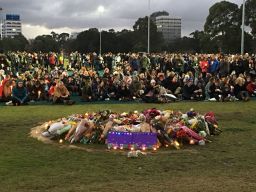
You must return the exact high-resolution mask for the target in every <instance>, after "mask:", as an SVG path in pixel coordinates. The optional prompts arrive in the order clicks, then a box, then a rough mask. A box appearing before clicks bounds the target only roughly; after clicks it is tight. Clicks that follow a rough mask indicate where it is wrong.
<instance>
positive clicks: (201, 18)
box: [0, 0, 243, 39]
mask: <svg viewBox="0 0 256 192" xmlns="http://www.w3.org/2000/svg"><path fill="white" fill-rule="evenodd" d="M220 1H221V0H193V1H192V0H151V9H150V13H153V12H155V11H163V10H165V11H167V12H169V13H170V16H173V17H181V18H182V36H185V35H189V34H190V33H191V32H193V31H195V30H202V29H203V25H204V23H205V20H206V17H207V15H208V13H209V8H210V7H211V6H212V5H213V4H215V3H216V2H220ZM230 2H233V3H236V4H238V5H239V6H240V5H241V4H242V2H243V0H230ZM100 5H102V6H104V8H105V11H104V13H102V15H101V16H100V13H98V12H97V9H98V7H99V6H100ZM0 7H1V8H3V10H2V11H1V16H4V15H5V14H6V13H10V14H20V16H21V20H22V31H23V34H24V35H25V37H26V38H29V39H30V38H35V37H36V36H37V35H42V34H50V32H51V31H55V32H56V33H62V32H67V33H71V32H80V31H83V30H86V29H89V28H94V27H96V28H99V27H102V28H103V29H105V30H108V29H111V28H113V29H115V30H117V31H118V30H122V29H132V26H133V25H134V23H135V21H136V20H137V19H138V18H139V17H144V16H146V15H148V13H149V10H148V0H140V1H138V0H86V1H84V0H54V1H52V0H44V1H41V0H34V1H31V0H1V1H0Z"/></svg>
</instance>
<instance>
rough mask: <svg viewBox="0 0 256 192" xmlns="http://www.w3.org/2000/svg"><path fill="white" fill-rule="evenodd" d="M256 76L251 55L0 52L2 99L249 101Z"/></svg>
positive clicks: (15, 102)
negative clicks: (76, 97) (100, 54)
mask: <svg viewBox="0 0 256 192" xmlns="http://www.w3.org/2000/svg"><path fill="white" fill-rule="evenodd" d="M255 77H256V55H249V54H245V55H224V54H181V53H180V54H178V53H158V54H157V53H152V54H146V53H126V54H124V53H118V54H113V53H106V54H103V55H102V56H99V55H97V54H96V53H88V54H81V53H78V52H73V53H70V54H63V53H53V52H51V53H28V52H8V53H5V54H4V53H1V54H0V82H1V84H0V101H1V102H6V104H7V105H25V104H28V103H29V102H36V101H42V100H45V101H48V102H52V103H65V104H74V101H73V100H72V96H75V95H76V96H79V97H80V99H81V101H84V102H91V101H99V100H101V101H104V100H119V101H130V100H141V101H144V102H154V103H165V102H170V101H176V100H195V101H200V100H207V101H237V100H243V101H248V100H249V99H250V98H251V97H254V96H255V95H256V78H255Z"/></svg>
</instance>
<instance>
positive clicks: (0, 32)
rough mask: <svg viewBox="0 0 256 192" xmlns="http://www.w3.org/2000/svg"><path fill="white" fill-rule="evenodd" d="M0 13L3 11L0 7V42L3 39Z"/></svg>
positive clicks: (0, 14) (0, 15)
mask: <svg viewBox="0 0 256 192" xmlns="http://www.w3.org/2000/svg"><path fill="white" fill-rule="evenodd" d="M2 11H3V8H2V7H0V27H1V28H0V40H2V38H3V17H2Z"/></svg>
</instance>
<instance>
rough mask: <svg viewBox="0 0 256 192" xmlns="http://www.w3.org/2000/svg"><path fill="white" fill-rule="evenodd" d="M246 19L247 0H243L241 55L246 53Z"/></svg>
mask: <svg viewBox="0 0 256 192" xmlns="http://www.w3.org/2000/svg"><path fill="white" fill-rule="evenodd" d="M244 19H245V0H243V16H242V27H241V28H242V35H241V55H243V54H244Z"/></svg>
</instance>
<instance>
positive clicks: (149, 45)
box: [148, 0, 150, 54]
mask: <svg viewBox="0 0 256 192" xmlns="http://www.w3.org/2000/svg"><path fill="white" fill-rule="evenodd" d="M149 53H150V0H148V54H149Z"/></svg>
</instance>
